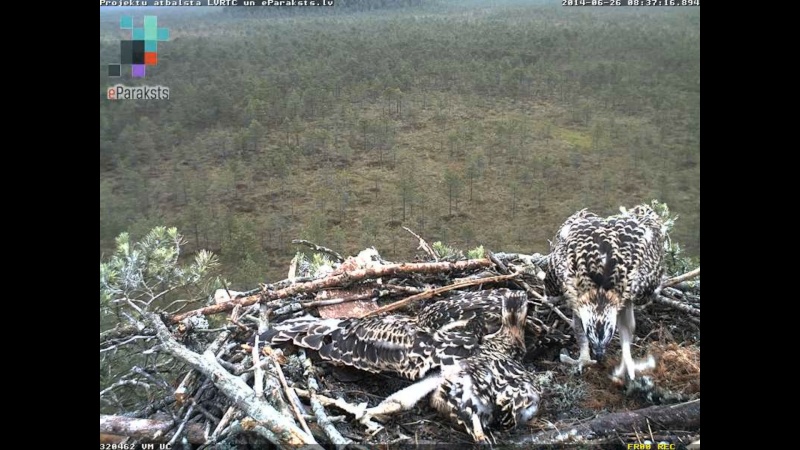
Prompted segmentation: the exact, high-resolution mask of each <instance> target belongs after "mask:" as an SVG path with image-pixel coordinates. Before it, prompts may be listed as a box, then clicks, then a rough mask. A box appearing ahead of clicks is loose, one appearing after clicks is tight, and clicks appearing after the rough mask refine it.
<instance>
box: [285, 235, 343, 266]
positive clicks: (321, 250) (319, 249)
mask: <svg viewBox="0 0 800 450" xmlns="http://www.w3.org/2000/svg"><path fill="white" fill-rule="evenodd" d="M292 244H296V245H305V246H306V247H310V248H311V249H313V250H314V251H315V252H319V253H325V254H327V255H330V256H332V257H333V259H335V260H336V262H342V261H344V258H343V257H342V255H340V254H339V253H337V252H335V251H333V250H331V249H329V248H328V247H322V246H320V245H317V244H315V243H313V242H310V241H307V240H305V239H292Z"/></svg>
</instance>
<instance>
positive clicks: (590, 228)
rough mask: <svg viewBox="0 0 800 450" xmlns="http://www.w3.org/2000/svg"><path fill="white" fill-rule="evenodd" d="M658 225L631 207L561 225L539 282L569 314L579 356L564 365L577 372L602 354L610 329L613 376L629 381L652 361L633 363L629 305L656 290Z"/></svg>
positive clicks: (646, 211)
mask: <svg viewBox="0 0 800 450" xmlns="http://www.w3.org/2000/svg"><path fill="white" fill-rule="evenodd" d="M664 239H665V230H664V226H663V224H662V222H661V220H660V218H659V216H658V214H656V212H655V211H653V210H652V209H651V208H650V207H648V206H644V205H642V206H637V207H635V208H633V209H632V210H630V211H625V210H622V213H621V214H619V215H616V216H611V217H608V218H601V217H599V216H597V215H595V214H592V213H590V212H588V211H586V210H582V211H579V212H577V213H575V214H573V215H572V216H571V217H570V218H568V219H567V220H566V222H564V224H563V225H562V226H561V229H560V230H559V231H558V234H557V235H556V237H555V240H554V241H553V242H552V243H551V252H550V264H549V268H548V272H547V276H546V278H545V289H546V293H547V295H548V296H564V297H565V298H566V301H567V304H568V305H569V307H570V309H571V310H572V328H573V330H574V331H575V334H576V337H577V341H578V345H579V346H580V356H579V358H578V360H577V361H576V360H573V359H572V358H570V357H569V356H568V355H561V360H562V361H563V362H566V363H570V364H576V365H578V367H579V368H582V367H583V366H584V365H588V364H592V363H594V362H595V361H594V360H592V359H591V358H590V349H591V352H592V353H594V356H595V357H597V359H602V358H603V356H604V355H605V352H606V348H607V347H608V343H609V342H610V341H611V338H612V337H613V335H614V332H615V330H616V328H619V331H620V341H621V343H622V362H621V363H620V365H619V367H617V369H616V370H615V371H614V376H615V377H617V378H619V377H621V376H622V375H623V374H625V375H627V377H628V378H629V379H633V378H634V377H635V373H636V372H637V371H640V370H643V369H645V368H649V367H653V366H654V364H655V361H654V360H653V358H652V357H648V360H647V361H646V362H638V363H635V362H634V360H633V358H632V357H631V342H632V340H633V335H634V334H633V333H634V330H635V327H636V321H635V319H634V314H633V305H634V302H637V301H639V300H642V299H645V298H647V297H648V296H649V295H651V294H652V293H653V292H654V290H655V289H656V288H657V287H658V285H659V283H660V281H661V274H662V271H663V269H662V264H661V262H662V259H663V258H664Z"/></svg>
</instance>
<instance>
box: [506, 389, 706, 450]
mask: <svg viewBox="0 0 800 450" xmlns="http://www.w3.org/2000/svg"><path fill="white" fill-rule="evenodd" d="M648 426H650V427H651V428H652V429H654V430H670V429H681V430H684V429H687V428H700V399H697V400H692V401H689V402H686V403H679V404H677V405H668V406H650V407H648V408H643V409H638V410H635V411H622V412H617V413H610V414H605V415H602V416H599V417H597V418H594V419H592V420H589V421H587V422H584V423H581V424H578V425H562V426H559V425H558V424H556V426H555V428H556V430H552V431H542V432H540V433H536V434H533V435H529V436H526V437H524V438H522V439H520V440H518V441H515V442H513V443H514V444H524V445H530V444H537V445H546V444H563V443H566V442H570V441H573V442H574V441H584V440H589V439H597V438H602V437H606V436H612V435H616V434H618V433H628V432H635V431H637V430H646V429H647V427H648Z"/></svg>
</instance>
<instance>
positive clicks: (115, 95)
mask: <svg viewBox="0 0 800 450" xmlns="http://www.w3.org/2000/svg"><path fill="white" fill-rule="evenodd" d="M106 96H107V97H108V99H109V100H169V88H168V87H166V86H124V85H121V84H118V85H116V86H112V87H110V88H108V90H107V91H106Z"/></svg>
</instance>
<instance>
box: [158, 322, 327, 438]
mask: <svg viewBox="0 0 800 450" xmlns="http://www.w3.org/2000/svg"><path fill="white" fill-rule="evenodd" d="M146 317H147V319H148V321H149V322H150V324H151V326H152V327H153V328H154V329H155V330H156V333H157V335H158V338H159V339H160V340H161V342H162V344H163V345H164V348H165V349H166V350H167V351H168V352H169V353H171V354H172V355H173V356H175V357H177V358H179V359H181V360H183V361H185V362H186V363H188V364H189V365H191V366H192V367H193V368H194V369H196V370H198V371H199V372H201V373H202V374H203V375H205V376H207V377H209V378H210V379H211V380H213V382H214V384H215V385H216V387H217V388H218V389H219V390H220V391H222V393H224V394H225V395H226V396H227V397H228V398H229V399H231V400H232V401H233V402H234V404H235V405H236V406H237V407H238V408H240V409H241V410H242V411H244V412H245V414H247V415H249V416H250V417H252V418H253V419H255V420H256V421H258V422H260V423H261V424H263V425H264V426H265V427H266V428H268V429H269V430H270V431H271V432H272V433H274V435H275V436H274V438H275V440H274V441H273V443H274V444H276V445H288V446H294V445H308V444H315V443H316V442H315V441H314V438H313V437H311V436H310V435H308V434H307V433H305V432H304V431H303V430H301V429H300V428H298V427H297V425H295V424H294V422H291V421H290V420H289V419H287V418H286V417H284V416H282V415H281V414H280V413H279V412H278V411H276V410H275V408H273V407H272V406H270V405H269V404H268V403H267V402H266V401H264V400H262V399H259V398H256V396H255V395H254V393H253V390H252V389H251V388H250V387H249V386H248V385H247V384H246V383H245V382H244V381H243V380H242V379H241V378H238V377H236V376H234V375H231V374H230V373H229V372H228V371H226V370H225V369H224V368H223V367H222V366H221V365H220V364H219V363H218V362H217V359H216V357H215V356H214V354H213V353H211V352H208V351H206V352H205V353H204V354H203V355H202V356H201V355H198V354H197V353H194V352H192V351H191V350H189V349H187V348H186V347H184V346H182V345H181V344H179V343H178V342H177V341H175V339H174V338H173V337H172V335H171V334H170V332H169V330H168V329H167V327H166V326H165V325H164V323H163V322H162V321H161V319H160V318H159V317H158V315H156V314H153V313H147V314H146Z"/></svg>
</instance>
